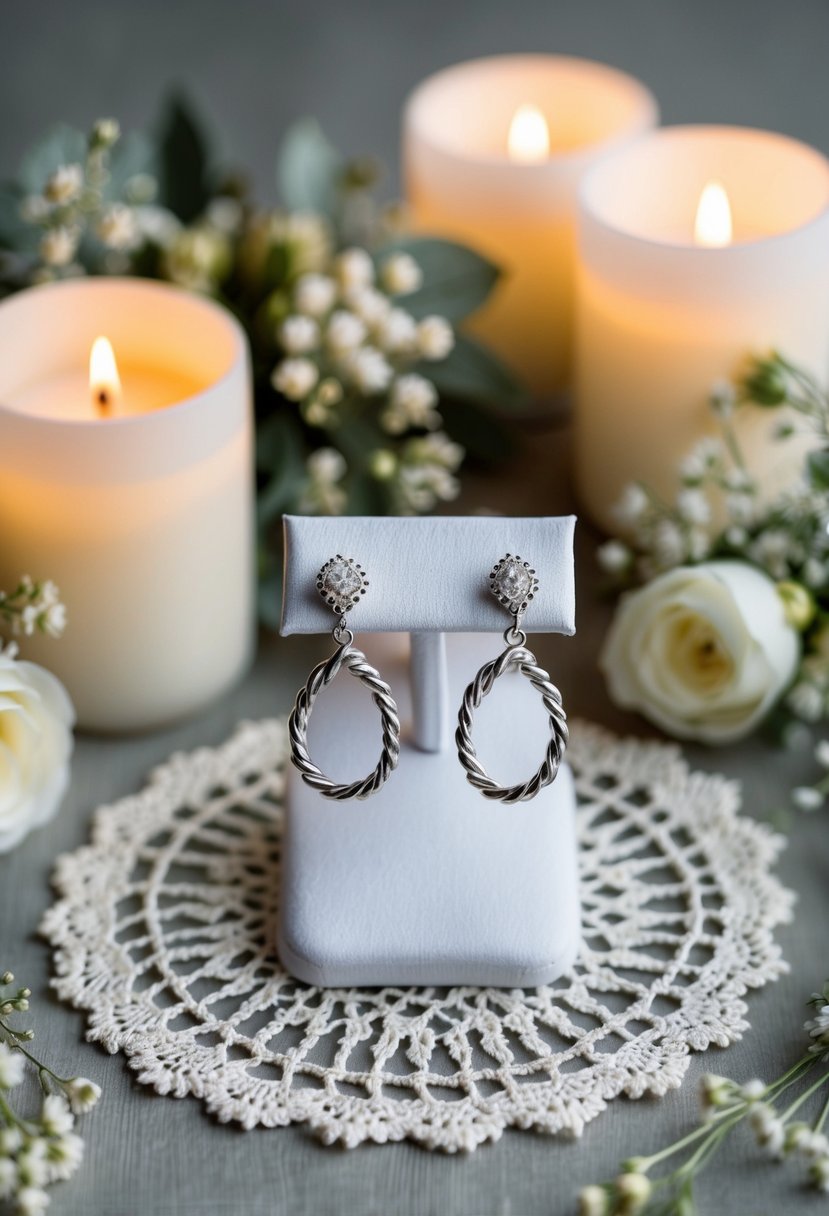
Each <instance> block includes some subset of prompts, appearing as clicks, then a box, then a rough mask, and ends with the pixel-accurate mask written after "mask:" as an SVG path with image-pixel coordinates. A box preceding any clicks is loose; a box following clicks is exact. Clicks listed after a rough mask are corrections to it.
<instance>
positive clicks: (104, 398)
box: [97, 388, 110, 413]
mask: <svg viewBox="0 0 829 1216" xmlns="http://www.w3.org/2000/svg"><path fill="white" fill-rule="evenodd" d="M97 399H98V405H99V406H100V407H101V412H102V413H105V412H106V411H107V410H108V409H109V407H110V400H109V393H108V392H107V391H106V389H105V388H99V389H98V392H97Z"/></svg>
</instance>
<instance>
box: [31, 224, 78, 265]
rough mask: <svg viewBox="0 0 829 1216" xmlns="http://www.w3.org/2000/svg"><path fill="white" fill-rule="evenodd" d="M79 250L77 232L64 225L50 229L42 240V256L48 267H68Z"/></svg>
mask: <svg viewBox="0 0 829 1216" xmlns="http://www.w3.org/2000/svg"><path fill="white" fill-rule="evenodd" d="M77 248H78V234H77V232H76V231H75V230H74V229H73V228H67V227H64V226H63V225H61V226H59V227H57V228H50V229H49V231H48V232H44V234H43V236H42V237H41V239H40V256H41V258H42V259H43V261H44V262H45V263H46V264H47V266H68V264H69V263H70V262H71V261H72V259H73V257H74V256H75V253H76V251H77Z"/></svg>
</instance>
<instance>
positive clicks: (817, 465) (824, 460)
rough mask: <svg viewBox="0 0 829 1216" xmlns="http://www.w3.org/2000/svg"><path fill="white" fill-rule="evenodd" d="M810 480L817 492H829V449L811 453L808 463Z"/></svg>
mask: <svg viewBox="0 0 829 1216" xmlns="http://www.w3.org/2000/svg"><path fill="white" fill-rule="evenodd" d="M806 465H807V468H808V470H809V480H810V481H811V483H812V485H813V486H814V487H815V489H816V490H829V449H826V448H824V449H823V451H822V452H810V453H809V456H808V458H807V461H806Z"/></svg>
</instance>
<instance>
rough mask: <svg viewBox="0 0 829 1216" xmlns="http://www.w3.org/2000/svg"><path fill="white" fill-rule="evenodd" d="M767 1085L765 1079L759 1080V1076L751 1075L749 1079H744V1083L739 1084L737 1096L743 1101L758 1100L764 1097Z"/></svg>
mask: <svg viewBox="0 0 829 1216" xmlns="http://www.w3.org/2000/svg"><path fill="white" fill-rule="evenodd" d="M767 1090H768V1086H767V1085H766V1083H765V1081H761V1080H760V1078H759V1077H753V1078H752V1079H751V1080H750V1081H746V1083H745V1085H741V1086H740V1089H739V1096H740V1098H742V1100H743V1102H749V1103H751V1102H759V1101H760V1100H761V1099H762V1098H764V1097H765V1095H766V1091H767Z"/></svg>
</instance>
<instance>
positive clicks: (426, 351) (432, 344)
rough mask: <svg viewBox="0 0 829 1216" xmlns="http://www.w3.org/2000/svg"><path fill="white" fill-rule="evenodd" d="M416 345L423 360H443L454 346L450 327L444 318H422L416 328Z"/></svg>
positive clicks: (453, 336) (453, 337)
mask: <svg viewBox="0 0 829 1216" xmlns="http://www.w3.org/2000/svg"><path fill="white" fill-rule="evenodd" d="M417 345H418V349H419V350H420V353H421V355H422V356H423V358H424V359H430V360H434V361H436V362H437V361H438V360H440V359H445V358H446V356H447V355H448V354H449V352H450V351H451V350H452V347H453V346H454V345H455V335H454V333H453V332H452V326H451V325H450V324H449V322H448V321H447V320H446V318H445V317H424V318H423V320H422V321H421V322H420V323H419V325H418V327H417Z"/></svg>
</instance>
